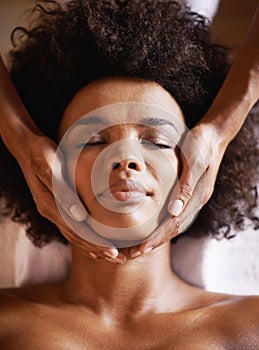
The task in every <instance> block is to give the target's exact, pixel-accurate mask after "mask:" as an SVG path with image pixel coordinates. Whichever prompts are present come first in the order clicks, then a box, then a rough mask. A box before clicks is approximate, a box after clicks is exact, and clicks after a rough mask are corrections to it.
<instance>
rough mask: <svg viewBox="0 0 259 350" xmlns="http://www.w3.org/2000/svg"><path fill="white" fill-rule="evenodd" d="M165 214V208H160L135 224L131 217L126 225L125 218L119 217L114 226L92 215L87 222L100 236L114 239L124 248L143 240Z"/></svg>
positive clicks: (118, 245)
mask: <svg viewBox="0 0 259 350" xmlns="http://www.w3.org/2000/svg"><path fill="white" fill-rule="evenodd" d="M164 216H165V210H164V209H163V210H161V209H160V210H159V212H155V213H154V212H153V215H152V216H151V217H148V218H147V219H146V220H144V219H143V220H142V222H138V223H135V224H133V223H132V221H133V222H134V220H132V218H131V220H130V219H129V220H127V224H126V225H123V221H124V223H125V221H126V220H125V218H124V220H120V219H119V218H118V217H117V222H116V225H114V226H112V225H111V224H106V223H104V222H100V221H97V220H96V219H94V218H93V217H91V216H89V217H88V219H87V223H88V225H89V226H90V227H91V228H92V229H93V230H94V231H95V232H96V233H98V234H99V235H100V236H102V237H103V238H105V239H107V240H109V241H113V243H115V244H116V245H117V247H118V248H119V247H120V248H123V247H127V246H134V245H136V244H138V243H140V242H143V241H144V240H145V239H146V238H147V237H148V236H149V235H150V234H151V233H152V232H153V231H154V230H155V229H156V228H157V227H158V226H159V224H160V223H161V221H162V219H163V217H164ZM140 217H141V216H140ZM129 222H131V224H129ZM135 222H136V221H135ZM117 223H119V225H120V227H118V225H117Z"/></svg>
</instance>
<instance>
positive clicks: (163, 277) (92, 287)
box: [64, 242, 186, 320]
mask: <svg viewBox="0 0 259 350" xmlns="http://www.w3.org/2000/svg"><path fill="white" fill-rule="evenodd" d="M124 252H125V251H124ZM64 283H65V289H66V292H67V293H66V295H67V296H69V300H70V302H72V303H75V304H80V305H85V306H86V307H88V308H90V309H91V310H92V311H93V312H95V313H97V314H102V317H105V315H106V316H107V317H109V318H113V319H120V320H121V319H123V318H129V317H130V316H132V317H137V316H141V315H143V314H146V313H149V312H165V311H167V312H168V310H169V309H171V310H172V309H178V308H179V305H180V304H181V303H182V298H183V293H182V290H183V287H186V284H185V283H184V282H182V281H181V280H180V279H179V278H178V277H177V276H176V275H174V273H173V272H172V269H171V263H170V243H169V242H168V243H166V244H164V245H162V246H160V247H158V248H156V249H155V250H154V251H151V252H150V253H147V254H144V255H142V256H140V257H138V258H136V259H127V261H126V263H125V264H123V265H121V264H113V263H110V262H108V261H106V260H105V259H97V260H91V259H90V258H88V255H87V253H86V252H85V251H83V250H82V249H81V248H78V247H76V246H73V247H72V264H71V270H70V273H69V276H68V279H67V280H66V281H65V282H64ZM180 290H181V291H180ZM180 299H181V300H180Z"/></svg>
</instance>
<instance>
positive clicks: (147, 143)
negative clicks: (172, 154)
mask: <svg viewBox="0 0 259 350" xmlns="http://www.w3.org/2000/svg"><path fill="white" fill-rule="evenodd" d="M141 144H143V145H144V146H147V147H149V148H152V149H158V148H160V149H161V148H162V149H173V148H174V146H175V145H171V144H169V143H167V142H165V141H163V142H160V141H158V140H157V141H155V140H154V141H152V140H143V139H142V140H141Z"/></svg>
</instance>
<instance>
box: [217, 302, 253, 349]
mask: <svg viewBox="0 0 259 350" xmlns="http://www.w3.org/2000/svg"><path fill="white" fill-rule="evenodd" d="M212 310H213V311H212V313H211V316H212V320H213V322H215V323H217V326H218V327H219V328H221V329H222V331H224V332H225V335H226V338H227V339H228V343H229V344H233V348H234V349H251V350H253V349H254V350H256V349H258V344H259V296H227V297H226V298H225V299H222V301H220V302H218V303H215V304H214V305H213V306H212Z"/></svg>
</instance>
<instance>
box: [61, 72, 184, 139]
mask: <svg viewBox="0 0 259 350" xmlns="http://www.w3.org/2000/svg"><path fill="white" fill-rule="evenodd" d="M96 110H97V111H96ZM96 112H98V113H96ZM88 118H89V123H90V120H92V121H93V122H94V123H95V122H97V123H98V119H99V120H104V121H106V122H107V126H108V125H114V124H120V123H129V122H130V123H143V120H147V119H148V120H149V121H150V120H152V119H153V120H158V119H163V120H168V121H170V122H172V123H174V124H175V123H177V121H179V122H180V123H184V118H183V114H182V112H181V109H180V107H179V105H178V103H177V102H176V101H175V99H174V98H173V97H172V96H171V95H170V94H169V93H168V92H167V91H166V90H165V89H163V88H162V87H161V86H160V85H158V84H156V83H153V82H148V81H144V80H140V79H135V78H124V77H113V78H106V79H102V80H98V81H95V82H93V83H91V84H89V85H88V86H86V87H84V88H83V89H81V90H80V91H79V92H78V93H77V94H76V95H75V97H74V98H73V99H72V101H71V102H70V103H69V105H68V107H67V108H66V110H65V113H64V115H63V118H62V121H61V125H60V135H64V133H65V132H66V131H67V130H68V129H69V128H70V127H71V126H72V125H73V124H74V123H75V122H78V121H80V119H82V120H86V119H88ZM94 119H95V120H94ZM83 124H87V122H84V123H83Z"/></svg>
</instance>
